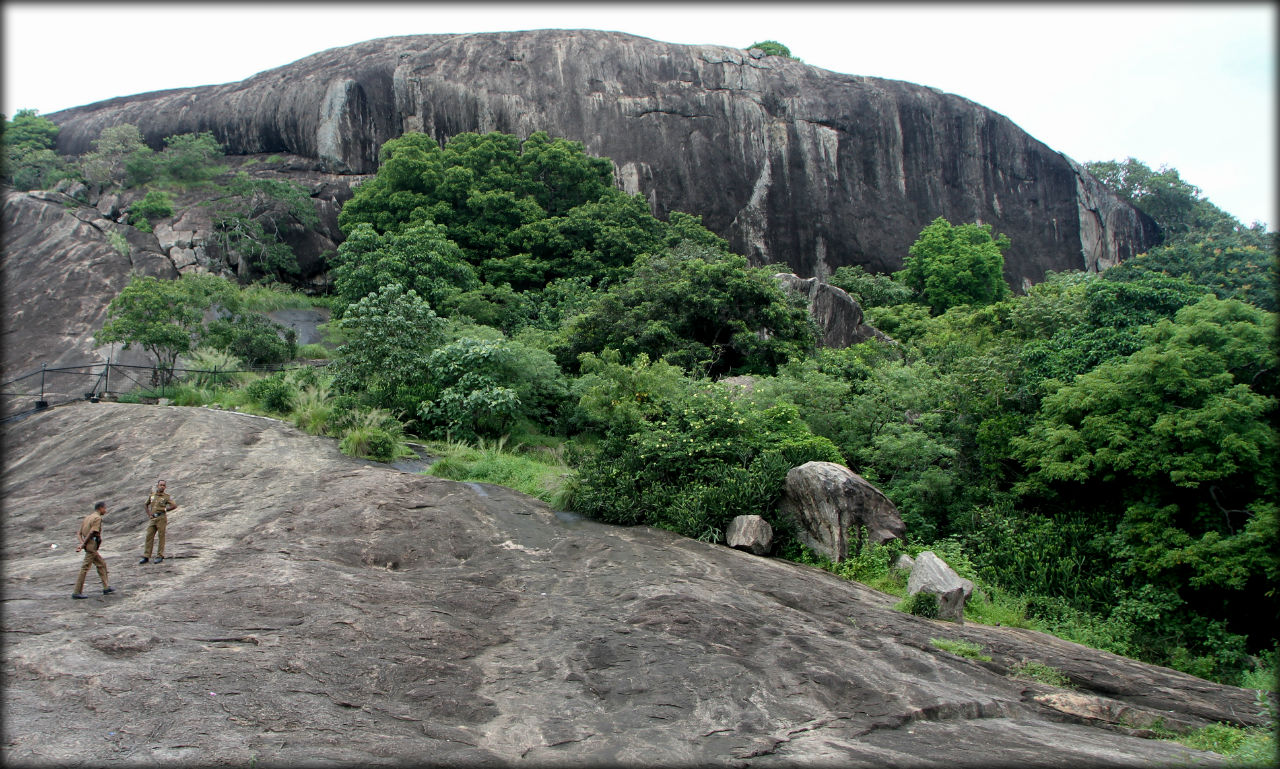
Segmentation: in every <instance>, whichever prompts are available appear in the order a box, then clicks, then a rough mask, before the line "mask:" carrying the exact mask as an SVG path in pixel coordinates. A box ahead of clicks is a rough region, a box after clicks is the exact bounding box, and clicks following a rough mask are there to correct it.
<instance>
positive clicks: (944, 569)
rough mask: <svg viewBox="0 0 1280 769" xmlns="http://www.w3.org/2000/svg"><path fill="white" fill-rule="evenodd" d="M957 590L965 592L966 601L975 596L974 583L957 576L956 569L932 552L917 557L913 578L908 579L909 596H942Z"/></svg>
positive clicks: (913, 566)
mask: <svg viewBox="0 0 1280 769" xmlns="http://www.w3.org/2000/svg"><path fill="white" fill-rule="evenodd" d="M957 588H959V589H961V590H963V591H964V599H965V600H966V601H967V600H969V596H971V595H973V583H972V582H970V581H969V580H967V579H965V578H964V577H961V576H960V575H959V574H956V572H955V569H952V568H951V566H950V565H948V564H947V562H946V561H944V560H942V559H941V558H939V557H938V556H937V555H936V554H935V553H934V552H933V551H932V550H926V551H924V552H923V553H921V554H920V555H917V556H916V559H915V563H914V564H913V565H912V567H911V576H910V577H908V578H907V595H915V594H916V593H920V592H925V593H933V594H934V595H938V596H941V595H943V594H945V593H948V592H950V591H952V590H955V589H957Z"/></svg>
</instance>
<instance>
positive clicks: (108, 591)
mask: <svg viewBox="0 0 1280 769" xmlns="http://www.w3.org/2000/svg"><path fill="white" fill-rule="evenodd" d="M114 592H116V589H115V588H114V587H104V588H102V594H103V595H106V594H107V593H114Z"/></svg>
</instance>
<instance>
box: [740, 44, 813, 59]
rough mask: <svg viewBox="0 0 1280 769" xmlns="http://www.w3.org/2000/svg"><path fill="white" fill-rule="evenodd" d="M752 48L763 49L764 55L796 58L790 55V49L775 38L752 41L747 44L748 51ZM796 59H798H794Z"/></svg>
mask: <svg viewBox="0 0 1280 769" xmlns="http://www.w3.org/2000/svg"><path fill="white" fill-rule="evenodd" d="M752 48H759V49H760V50H762V51H764V54H765V56H785V57H787V58H788V59H796V57H794V56H792V55H791V49H790V48H788V47H786V46H785V45H783V44H782V43H779V42H778V41H777V40H762V41H760V42H759V43H752V44H751V45H749V46H747V50H748V51H749V50H751V49H752ZM796 61H800V60H799V59H796Z"/></svg>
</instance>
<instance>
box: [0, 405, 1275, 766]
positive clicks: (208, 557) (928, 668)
mask: <svg viewBox="0 0 1280 769" xmlns="http://www.w3.org/2000/svg"><path fill="white" fill-rule="evenodd" d="M4 437H5V451H6V456H5V460H6V462H5V464H6V473H5V476H4V480H3V499H4V506H5V509H4V517H3V526H4V529H3V533H4V538H3V551H2V552H3V559H4V561H3V565H4V569H3V575H4V599H5V604H4V606H5V618H4V629H5V644H4V647H3V648H4V651H3V684H4V698H3V703H2V705H0V708H2V710H0V724H2V729H3V733H2V740H0V760H3V762H4V763H5V765H44V766H62V765H68V764H83V765H93V766H110V765H115V764H121V765H135V764H143V765H147V764H157V763H166V762H176V763H183V764H195V765H201V766H203V765H214V764H235V765H247V764H252V763H257V764H260V765H289V766H296V765H318V764H335V763H341V764H344V765H369V766H387V765H398V766H403V765H406V764H409V765H417V764H420V763H424V762H425V763H429V764H433V765H450V766H475V765H495V764H497V765H509V764H516V763H519V764H528V765H531V766H553V765H554V766H566V765H568V766H600V765H611V766H618V765H630V766H640V765H644V766H662V765H666V766H675V765H679V766H689V765H711V766H734V767H744V766H754V765H760V766H782V765H788V766H794V765H797V764H805V765H821V764H826V765H832V766H842V767H845V766H886V765H896V766H934V765H937V766H941V765H946V766H952V767H954V766H967V765H971V766H978V765H981V766H989V765H991V764H992V763H993V762H994V763H1006V764H1013V765H1019V766H1062V767H1067V766H1073V767H1074V766H1080V765H1090V766H1094V765H1100V764H1107V765H1130V766H1148V765H1152V764H1168V763H1173V762H1196V761H1208V762H1210V763H1212V762H1213V760H1214V759H1215V757H1214V756H1213V755H1212V754H1205V753H1198V752H1195V751H1188V750H1186V749H1185V748H1183V747H1182V746H1180V745H1177V744H1174V743H1168V742H1160V741H1155V740H1143V739H1138V738H1136V737H1133V736H1131V735H1125V734H1120V733H1117V732H1115V731H1111V730H1106V729H1099V728H1095V727H1092V726H1089V725H1086V724H1080V723H1072V722H1066V721H1063V720H1062V719H1061V714H1059V713H1057V712H1056V711H1052V710H1051V709H1049V708H1046V707H1044V706H1043V705H1041V704H1039V703H1036V702H1035V701H1034V700H1030V699H1029V698H1028V697H1027V691H1028V688H1027V685H1026V684H1025V683H1024V682H1020V681H1016V680H1014V679H1012V678H1010V677H1008V676H1007V675H1006V673H1007V669H1008V667H1009V666H1011V665H1012V664H1014V663H1016V662H1017V661H1018V660H1021V659H1027V658H1034V659H1037V660H1039V661H1042V662H1044V663H1045V664H1050V665H1053V666H1054V667H1057V668H1058V669H1059V670H1062V671H1064V673H1065V674H1066V675H1068V676H1069V677H1070V678H1071V679H1072V680H1073V681H1078V682H1081V684H1083V683H1084V682H1086V681H1094V682H1097V685H1098V687H1099V688H1100V689H1102V688H1103V687H1105V691H1101V690H1100V691H1098V692H1097V693H1100V694H1102V693H1105V694H1106V695H1107V696H1109V697H1110V698H1112V699H1115V700H1118V701H1123V702H1130V703H1132V704H1136V705H1140V706H1142V707H1145V708H1148V709H1152V710H1169V711H1171V712H1174V711H1176V713H1177V714H1178V715H1179V718H1182V719H1185V720H1188V721H1189V722H1200V721H1201V720H1203V721H1206V722H1207V721H1209V720H1223V721H1228V722H1237V723H1238V722H1241V719H1242V718H1243V717H1242V716H1241V714H1248V713H1251V712H1253V699H1252V694H1251V693H1250V692H1247V691H1245V690H1241V689H1235V688H1232V687H1225V686H1218V685H1215V684H1211V683H1209V682H1205V681H1200V680H1198V679H1195V678H1192V677H1190V676H1185V675H1182V674H1179V673H1176V672H1174V671H1170V670H1166V669H1163V668H1157V667H1153V666H1149V665H1142V664H1140V663H1137V662H1132V661H1129V660H1122V659H1120V658H1118V657H1115V656H1113V655H1107V654H1105V653H1102V652H1096V651H1092V650H1088V649H1085V648H1083V647H1079V646H1076V645H1074V644H1067V643H1066V642H1061V641H1056V640H1055V639H1050V638H1048V637H1046V636H1042V635H1039V634H1035V633H1029V632H1027V631H1011V630H1007V629H1003V628H988V627H979V626H966V627H963V628H959V627H954V626H951V625H948V624H947V623H940V622H934V621H930V620H924V619H921V618H917V617H912V616H909V615H905V614H902V613H900V612H896V611H893V610H892V609H891V606H892V604H893V602H894V600H893V599H892V598H891V597H889V596H886V595H884V594H881V593H877V592H875V591H872V590H870V589H867V588H865V587H863V586H860V585H857V584H855V583H850V582H846V581H843V580H840V579H838V578H837V577H835V576H833V575H831V574H828V573H826V572H822V571H819V570H816V569H812V568H808V567H803V566H798V565H795V564H790V563H786V562H782V561H777V560H771V559H764V558H759V557H756V556H752V555H749V554H746V553H741V552H738V551H735V550H733V549H730V548H727V547H722V546H717V545H710V544H704V543H700V542H696V541H693V540H688V539H682V538H680V537H677V536H675V535H673V534H670V533H667V532H662V531H657V530H653V529H649V528H643V527H639V528H615V527H610V526H605V525H602V524H597V523H594V522H591V521H576V522H574V523H572V525H570V524H566V523H561V522H560V520H559V518H558V517H557V516H556V515H555V514H553V512H552V511H550V510H549V509H547V508H546V507H545V506H544V505H542V504H541V503H539V502H537V501H536V500H533V499H530V498H528V497H525V496H522V495H520V494H518V493H515V492H513V491H510V490H507V489H504V488H501V487H497V486H489V485H484V484H463V483H454V482H450V481H444V480H440V479H435V478H429V477H424V476H419V475H414V474H410V473H403V472H399V471H396V470H393V469H390V468H387V467H384V466H380V465H377V464H376V463H371V462H367V461H359V460H354V459H351V458H348V457H345V456H343V455H341V454H340V453H339V452H338V450H337V447H336V445H335V443H334V442H333V441H332V440H329V439H323V438H316V437H312V436H308V435H306V434H304V433H302V432H300V431H298V430H296V429H294V428H292V427H290V426H288V425H285V424H282V423H279V422H275V421H272V420H266V419H262V418H257V417H249V416H245V415H240V414H235V413H230V412H224V411H216V410H210V409H198V408H177V407H161V406H141V405H129V404H112V403H98V404H90V403H87V402H79V403H74V404H70V405H67V406H62V407H56V408H52V409H49V410H47V411H44V412H41V413H39V414H36V415H33V416H31V417H29V418H27V419H25V420H23V421H22V422H19V423H16V424H11V425H9V426H8V429H7V430H6V433H5V436H4ZM158 477H164V478H165V479H166V480H167V481H168V482H169V489H170V491H171V492H172V493H173V495H174V497H175V499H176V500H177V501H178V503H179V504H180V505H181V510H180V511H178V512H176V513H175V514H174V517H173V520H172V521H170V524H169V544H168V547H167V553H166V555H167V556H168V557H167V558H166V560H165V563H164V564H161V565H159V566H157V565H147V566H138V565H136V563H135V562H136V560H137V557H136V556H137V555H138V552H139V549H140V547H141V545H142V539H143V531H144V524H145V522H144V520H143V518H142V514H141V512H140V511H139V509H138V508H139V506H140V504H141V501H142V495H143V494H144V493H145V492H146V490H147V488H148V487H149V486H150V484H151V483H153V482H154V481H155V479H156V478H158ZM100 499H101V500H105V501H106V502H107V504H108V506H109V509H110V510H111V512H110V513H109V515H108V517H107V520H106V525H105V539H104V545H103V553H104V555H105V557H106V560H107V563H108V564H109V566H110V569H111V583H112V585H113V586H115V587H116V588H117V590H118V592H117V593H115V594H114V595H111V596H105V597H104V596H101V595H99V594H96V593H95V594H93V595H91V597H90V599H89V600H86V601H73V600H71V599H70V597H69V594H70V592H71V587H72V583H73V580H74V578H75V572H76V570H77V569H78V564H79V561H80V558H79V557H78V556H76V555H75V554H74V552H72V551H73V549H74V537H73V533H74V531H75V529H76V526H77V524H78V522H79V520H80V518H81V517H82V516H83V515H84V513H85V512H87V511H88V510H89V509H90V507H91V505H92V504H93V502H95V501H97V500H100ZM55 544H56V545H58V548H57V549H54V548H53V547H52V545H55ZM90 579H93V576H92V575H91V576H90ZM943 636H946V637H958V638H962V639H964V640H969V641H973V642H975V643H980V644H982V645H983V646H984V648H986V649H987V650H988V652H989V653H990V654H991V655H992V657H993V660H994V661H993V662H990V663H978V662H975V661H973V660H967V659H963V658H960V657H957V656H955V655H951V654H947V653H945V652H942V651H940V650H938V649H936V648H934V647H933V646H931V645H930V643H929V639H930V638H935V637H943ZM1045 691H1047V690H1044V689H1038V690H1036V692H1035V693H1037V694H1040V693H1044V692H1045ZM1233 713H1234V714H1236V715H1233Z"/></svg>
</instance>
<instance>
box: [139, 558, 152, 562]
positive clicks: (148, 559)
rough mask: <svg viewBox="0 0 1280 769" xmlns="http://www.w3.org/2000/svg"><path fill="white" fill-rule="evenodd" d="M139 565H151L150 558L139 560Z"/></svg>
mask: <svg viewBox="0 0 1280 769" xmlns="http://www.w3.org/2000/svg"><path fill="white" fill-rule="evenodd" d="M138 563H151V559H150V558H139V559H138Z"/></svg>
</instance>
